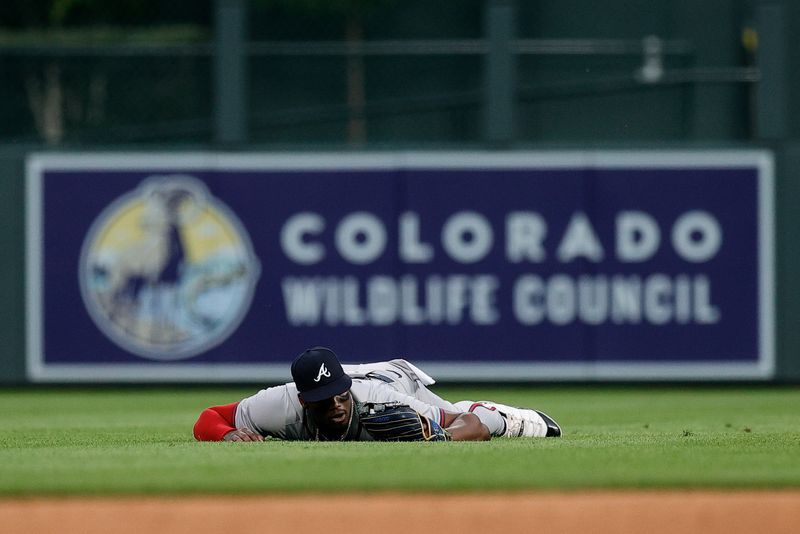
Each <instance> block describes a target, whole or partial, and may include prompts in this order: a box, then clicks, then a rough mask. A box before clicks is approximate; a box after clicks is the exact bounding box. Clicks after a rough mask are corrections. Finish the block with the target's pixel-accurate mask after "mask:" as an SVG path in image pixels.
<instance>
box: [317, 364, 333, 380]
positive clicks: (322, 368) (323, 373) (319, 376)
mask: <svg viewBox="0 0 800 534" xmlns="http://www.w3.org/2000/svg"><path fill="white" fill-rule="evenodd" d="M323 376H324V377H325V378H330V377H331V374H330V373H329V372H328V368H327V367H325V364H324V363H323V364H322V365H320V366H319V373H317V378H315V379H314V382H319V381H320V380H322V377H323Z"/></svg>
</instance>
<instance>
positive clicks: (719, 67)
mask: <svg viewBox="0 0 800 534" xmlns="http://www.w3.org/2000/svg"><path fill="white" fill-rule="evenodd" d="M798 49H800V5H798V4H797V3H795V2H789V1H788V0H786V1H782V0H704V1H702V2H697V1H691V0H679V1H659V2H652V1H646V0H637V1H622V0H615V1H611V2H594V1H590V0H569V1H564V2H547V1H538V0H537V1H523V0H519V1H513V0H443V1H439V2H429V1H428V2H426V1H418V0H404V1H399V0H371V1H370V0H338V1H333V0H329V1H324V0H252V1H246V0H213V1H212V0H203V1H190V0H176V1H173V2H164V1H158V0H142V1H136V0H124V1H120V2H100V1H95V0H37V1H23V0H11V1H6V2H3V3H2V6H0V172H2V181H0V246H2V249H3V250H5V251H14V253H5V254H3V257H2V259H1V260H0V269H1V271H0V272H2V273H3V277H2V278H3V279H2V281H0V287H2V289H3V304H2V305H0V320H2V324H3V326H2V332H3V334H4V335H3V339H4V340H5V343H4V347H3V348H2V349H0V365H1V366H2V367H1V368H0V380H4V381H16V380H19V379H20V377H22V376H23V374H24V369H23V367H24V363H23V362H22V361H21V357H20V355H21V354H22V353H24V295H23V293H24V292H23V290H22V287H23V284H24V275H23V272H24V262H23V255H22V254H21V252H20V251H22V250H23V249H24V239H23V234H24V232H23V227H24V225H23V211H22V206H23V203H24V202H23V198H24V196H23V195H24V183H23V165H24V158H25V156H26V154H28V153H29V152H30V151H33V150H65V151H72V150H109V149H114V150H120V149H132V150H138V149H147V150H154V149H158V150H180V149H192V150H204V149H215V150H216V149H223V150H233V149H238V150H247V151H254V150H282V149H287V148H288V149H293V150H312V149H320V148H323V149H335V150H361V149H392V150H395V149H408V148H425V149H441V148H466V149H483V148H489V149H495V148H505V149H517V148H551V147H572V148H581V149H585V148H597V147H600V148H606V147H612V148H619V147H625V148H629V147H651V148H652V147H656V148H659V147H676V146H677V147H706V146H708V147H720V146H722V147H730V146H735V147H749V146H755V147H767V148H770V149H773V150H774V151H775V154H776V158H777V163H778V174H777V182H776V183H777V191H778V197H777V216H778V240H777V262H778V265H777V287H778V292H777V295H778V297H777V298H778V303H777V304H778V329H779V335H778V353H779V357H780V359H779V376H782V377H786V378H788V379H795V380H796V379H798V378H800V361H797V360H798V358H797V357H796V356H793V354H797V353H800V337H798V334H797V333H795V330H797V329H796V328H794V326H793V325H794V323H795V322H796V321H797V320H800V302H798V301H799V300H800V299H798V298H797V297H796V296H795V295H796V294H798V293H800V291H798V290H800V285H798V283H797V282H795V281H794V280H795V278H796V277H795V275H796V274H797V273H800V259H799V258H800V254H799V253H798V250H797V246H796V245H795V244H794V243H793V239H792V238H791V236H793V235H794V233H795V227H796V225H797V223H798V222H800V216H799V215H797V214H796V213H795V211H796V209H795V207H794V206H796V205H797V204H795V202H796V201H797V200H798V199H800V187H798V185H797V183H796V182H797V180H796V179H795V178H793V175H796V173H797V172H800V145H798V144H797V143H796V141H795V140H796V139H797V138H798V137H800V121H797V120H795V119H794V118H795V117H797V116H798V114H799V113H800V99H797V98H793V95H796V94H798V91H799V90H800V54H798V53H797V52H796V51H797V50H798Z"/></svg>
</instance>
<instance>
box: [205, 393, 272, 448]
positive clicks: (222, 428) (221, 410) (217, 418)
mask: <svg viewBox="0 0 800 534" xmlns="http://www.w3.org/2000/svg"><path fill="white" fill-rule="evenodd" d="M238 405H239V403H238V402H234V403H232V404H224V405H222V406H211V407H210V408H206V409H205V410H203V412H202V413H201V414H200V417H198V418H197V422H196V423H195V424H194V437H195V439H196V440H198V441H264V437H263V436H261V434H258V433H256V432H253V431H252V430H250V429H249V428H236V407H237V406H238Z"/></svg>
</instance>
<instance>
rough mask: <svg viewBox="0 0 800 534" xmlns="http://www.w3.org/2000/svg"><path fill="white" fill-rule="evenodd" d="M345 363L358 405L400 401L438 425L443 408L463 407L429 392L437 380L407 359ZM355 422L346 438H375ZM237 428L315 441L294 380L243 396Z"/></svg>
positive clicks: (352, 422)
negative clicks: (351, 379) (429, 387)
mask: <svg viewBox="0 0 800 534" xmlns="http://www.w3.org/2000/svg"><path fill="white" fill-rule="evenodd" d="M342 367H343V368H344V371H345V372H346V373H347V374H348V375H350V376H351V377H352V378H353V385H352V386H351V388H350V392H351V393H352V395H353V400H354V402H355V403H358V404H363V403H368V402H373V403H387V402H399V403H401V404H407V405H408V406H410V407H411V408H412V409H414V410H415V411H416V412H417V413H419V414H421V415H424V416H425V417H428V418H429V419H431V420H433V421H436V422H438V423H440V424H441V423H442V422H443V421H444V411H449V412H460V411H461V410H460V409H458V408H456V407H455V406H454V405H453V404H451V403H450V402H448V401H446V400H444V399H442V398H441V397H439V396H438V395H436V394H434V393H433V392H431V391H430V390H428V388H427V387H426V386H429V385H431V384H433V383H434V380H433V379H432V378H431V377H430V376H428V375H427V374H425V373H424V372H423V371H422V370H420V369H419V368H417V367H415V366H414V365H412V364H411V363H409V362H407V361H405V360H401V359H398V360H391V361H388V362H379V363H370V364H361V365H343V366H342ZM354 410H355V406H354ZM355 420H356V418H355V417H353V418H351V425H350V427H349V428H348V431H347V432H346V433H345V436H344V439H345V440H349V441H372V437H371V436H370V435H369V434H368V433H367V432H366V431H365V430H364V429H363V428H362V427H361V425H359V424H357V421H355ZM236 428H239V429H242V428H247V429H250V430H252V431H254V432H257V433H259V434H261V435H262V436H271V437H275V438H280V439H285V440H313V439H316V435H317V432H316V428H315V426H314V424H313V421H311V420H309V419H308V418H307V417H306V415H305V411H304V410H303V406H302V405H301V404H300V400H299V399H298V397H297V388H296V387H295V385H294V383H293V382H292V383H289V384H284V385H282V386H275V387H271V388H267V389H262V390H261V391H259V392H258V393H256V394H255V395H252V396H251V397H247V398H246V399H243V400H242V401H241V402H240V403H239V405H238V406H237V408H236Z"/></svg>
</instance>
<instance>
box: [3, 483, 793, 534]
mask: <svg viewBox="0 0 800 534" xmlns="http://www.w3.org/2000/svg"><path fill="white" fill-rule="evenodd" d="M442 528H446V529H447V530H448V531H452V530H455V531H457V532H458V533H459V534H467V533H471V532H480V533H482V534H485V533H486V532H493V531H494V532H497V531H506V532H559V533H573V532H574V533H581V534H583V533H599V534H604V533H614V534H621V533H639V532H643V533H646V534H661V533H669V534H675V533H676V532H680V533H684V532H702V533H707V534H714V533H723V532H724V533H726V534H737V533H747V534H753V533H754V532H768V533H770V534H781V533H787V534H788V533H790V532H791V533H797V532H800V491H756V492H741V491H736V492H705V491H703V492H700V491H692V492H680V493H679V492H664V491H657V492H599V491H598V492H582V493H510V494H502V493H492V494H485V495H480V494H467V495H437V494H424V495H419V494H417V495H405V494H381V495H324V496H320V495H316V496H315V495H300V496H260V497H254V496H247V497H230V496H225V497H171V498H155V497H153V498H150V497H147V498H135V497H130V498H128V497H124V498H109V499H106V498H90V499H79V498H63V499H58V498H31V499H5V500H0V531H2V532H3V533H8V534H11V533H13V534H16V533H26V534H30V533H37V534H38V533H46V532H53V533H55V532H58V533H63V534H71V533H83V534H95V533H97V534H100V533H103V534H107V533H112V532H113V533H115V534H128V533H130V534H133V533H136V534H141V533H146V534H153V533H159V532H168V533H170V534H184V533H186V534H189V533H191V534H199V533H210V532H291V533H292V534H306V533H314V534H319V533H326V532H330V533H338V532H347V533H353V534H360V533H370V534H374V533H379V534H393V533H403V534H409V533H412V532H430V531H433V530H439V529H442Z"/></svg>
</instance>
